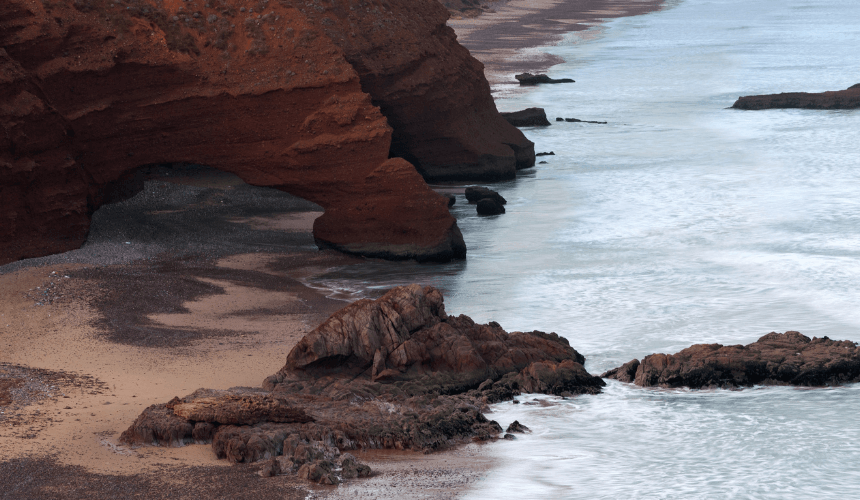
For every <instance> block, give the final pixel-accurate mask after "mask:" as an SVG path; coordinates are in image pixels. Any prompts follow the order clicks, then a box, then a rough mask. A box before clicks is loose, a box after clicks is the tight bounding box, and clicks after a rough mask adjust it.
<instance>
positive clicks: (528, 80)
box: [514, 73, 575, 85]
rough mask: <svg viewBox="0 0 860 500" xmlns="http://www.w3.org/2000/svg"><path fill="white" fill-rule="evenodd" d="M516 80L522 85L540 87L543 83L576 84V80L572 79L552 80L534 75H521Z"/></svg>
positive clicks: (516, 76) (544, 76)
mask: <svg viewBox="0 0 860 500" xmlns="http://www.w3.org/2000/svg"><path fill="white" fill-rule="evenodd" d="M514 78H516V79H517V81H518V82H520V85H538V84H541V83H574V81H575V80H572V79H570V78H558V79H556V78H550V77H548V76H546V75H533V74H531V73H520V74H519V75H515V76H514Z"/></svg>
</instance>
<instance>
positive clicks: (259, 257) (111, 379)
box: [0, 167, 487, 498]
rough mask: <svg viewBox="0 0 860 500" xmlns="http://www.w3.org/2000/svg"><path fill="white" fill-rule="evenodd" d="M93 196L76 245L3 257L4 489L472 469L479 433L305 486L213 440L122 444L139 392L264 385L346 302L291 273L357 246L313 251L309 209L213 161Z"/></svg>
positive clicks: (158, 397) (400, 479) (31, 493)
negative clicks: (124, 192) (106, 202)
mask: <svg viewBox="0 0 860 500" xmlns="http://www.w3.org/2000/svg"><path fill="white" fill-rule="evenodd" d="M162 173H163V174H166V173H167V172H166V171H165V172H162ZM188 200H195V201H191V202H188ZM224 205H227V206H229V207H230V208H229V209H223V208H222V206H224ZM261 206H265V207H264V208H261ZM106 208H108V210H106V211H105V212H104V213H98V214H96V217H95V221H96V223H95V224H94V226H93V231H92V234H91V239H90V241H89V242H88V243H87V245H85V246H84V247H83V248H82V249H80V250H76V251H73V252H68V253H67V254H62V255H56V256H50V257H46V258H43V259H33V260H31V261H26V262H17V263H13V264H10V265H7V266H3V267H2V268H0V273H2V274H0V322H2V325H0V353H2V355H0V403H2V404H3V406H2V413H0V453H2V456H3V457H4V460H3V462H0V481H2V483H3V484H5V485H11V488H8V487H7V488H6V489H4V491H2V492H0V497H3V498H115V497H117V496H121V497H141V498H153V497H154V496H155V497H161V498H203V497H206V498H226V497H231V498H235V497H236V496H253V497H256V498H293V497H295V498H306V497H307V496H308V494H311V496H313V497H328V498H341V497H346V496H348V497H356V496H358V497H361V496H363V495H370V496H372V497H374V498H376V497H379V492H380V491H384V492H385V495H388V496H383V498H393V497H403V496H413V492H414V491H416V490H415V488H419V487H420V489H421V490H422V491H424V493H422V495H425V497H427V498H449V497H452V496H456V493H457V492H459V491H462V489H463V488H464V487H467V486H468V485H469V484H471V483H472V482H473V481H475V480H476V479H477V478H479V477H480V471H482V470H483V469H484V468H485V467H486V466H487V464H485V463H483V462H482V461H481V460H480V459H479V458H477V457H478V456H479V455H480V449H479V448H480V447H478V446H477V445H474V446H472V447H467V448H466V449H460V450H455V451H452V452H450V453H439V454H434V455H430V456H425V455H418V454H413V453H403V452H400V453H399V454H398V455H397V456H396V457H394V456H393V455H392V456H389V455H387V454H385V453H376V454H373V455H371V454H369V453H365V454H361V458H362V460H365V461H367V462H368V463H370V464H371V466H372V467H373V468H374V469H375V470H376V471H377V474H376V475H374V476H373V477H371V478H369V479H368V480H366V481H363V482H354V483H352V484H348V485H345V486H343V487H342V488H340V489H338V488H334V487H315V488H314V489H313V490H309V486H308V485H307V483H300V482H299V481H298V480H297V479H296V478H295V477H290V476H278V477H275V478H265V479H264V478H261V477H260V476H259V475H258V474H257V473H258V471H259V469H260V468H261V466H260V464H250V465H231V464H229V463H228V462H226V461H224V460H218V459H217V458H216V457H215V455H214V453H213V452H212V448H211V446H210V445H188V446H184V447H180V448H166V447H142V448H137V449H130V448H128V447H125V446H122V445H120V444H118V443H117V438H118V437H119V434H120V433H121V432H122V431H123V430H125V429H126V428H127V427H128V426H129V425H130V423H131V422H132V421H134V419H135V418H136V417H137V415H138V414H140V412H141V411H142V410H143V409H144V408H146V407H147V406H149V405H151V404H155V403H161V402H164V401H167V400H169V399H170V398H172V397H174V396H183V395H185V394H188V393H190V392H193V391H194V390H195V389H198V388H201V387H206V388H213V389H227V388H230V387H235V386H251V387H254V386H259V385H260V384H261V382H262V381H263V379H264V378H265V377H266V376H268V375H271V374H272V373H275V372H276V371H277V370H278V369H280V368H281V367H282V366H283V364H284V360H285V358H286V354H287V353H288V352H289V351H290V349H291V348H292V347H293V345H294V344H295V343H296V341H298V340H299V339H300V338H301V337H302V336H303V335H304V334H305V333H306V332H308V331H310V330H311V329H313V328H314V327H315V326H316V325H317V324H319V323H320V322H322V321H323V320H324V319H325V318H327V317H328V316H329V315H330V314H331V313H333V312H334V311H336V310H338V309H340V308H341V307H343V306H344V305H345V304H346V302H344V301H342V300H335V299H330V298H327V297H326V296H325V294H324V293H322V291H319V290H314V289H312V288H309V287H307V286H305V285H303V284H302V283H301V282H300V281H299V278H300V277H302V276H308V275H313V274H315V273H319V272H321V271H322V270H325V269H327V268H330V267H332V266H335V265H341V266H342V265H349V264H360V263H361V262H362V259H358V258H352V257H347V256H344V255H342V254H339V253H336V252H332V251H324V252H320V251H318V250H316V249H315V247H314V246H313V238H312V236H311V228H312V225H313V221H314V219H315V218H316V217H318V216H319V215H320V212H319V211H318V208H316V207H314V206H312V205H311V204H309V203H307V202H304V201H303V200H299V199H296V198H294V197H292V196H290V195H287V194H284V193H280V192H277V191H274V190H271V189H264V188H253V187H251V186H247V185H245V184H243V183H241V182H240V181H238V179H237V178H234V177H233V176H230V175H228V174H222V173H220V172H217V171H211V170H208V169H199V168H196V167H183V168H180V169H179V170H178V171H172V172H171V175H170V176H161V177H156V178H155V179H153V180H150V181H148V182H147V185H146V188H145V190H144V191H143V192H141V193H139V194H138V195H137V196H135V197H134V198H132V199H130V200H127V201H125V202H122V203H119V204H117V205H112V206H109V207H106ZM273 242H277V244H276V243H273ZM365 455H367V456H366V457H365ZM153 491H157V492H158V493H157V494H155V495H153V493H152V492H153Z"/></svg>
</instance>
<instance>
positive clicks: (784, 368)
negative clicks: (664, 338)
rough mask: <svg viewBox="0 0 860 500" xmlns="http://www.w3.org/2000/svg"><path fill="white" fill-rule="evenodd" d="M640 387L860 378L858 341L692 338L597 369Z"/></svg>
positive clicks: (778, 336)
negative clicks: (727, 342)
mask: <svg viewBox="0 0 860 500" xmlns="http://www.w3.org/2000/svg"><path fill="white" fill-rule="evenodd" d="M601 376H602V377H604V378H613V379H617V380H620V381H622V382H633V383H635V384H636V385H640V386H643V387H652V386H657V387H690V388H692V389H702V388H715V387H726V388H731V387H744V386H751V385H755V384H764V385H799V386H823V385H833V384H842V383H849V382H858V381H860V347H858V345H857V344H855V343H854V342H851V341H848V340H842V341H836V340H830V339H828V338H827V337H824V338H820V339H819V338H813V339H810V338H809V337H807V336H805V335H802V334H800V333H798V332H785V333H775V332H771V333H769V334H767V335H765V336H763V337H762V338H760V339H758V341H756V342H753V343H752V344H748V345H745V346H743V345H733V346H724V345H721V344H696V345H694V346H692V347H688V348H687V349H684V350H682V351H680V352H678V353H677V354H652V355H650V356H646V357H645V359H643V360H642V361H641V362H640V361H639V360H637V359H634V360H632V361H630V362H628V363H625V364H624V365H623V366H621V367H618V368H615V369H612V370H609V371H608V372H606V373H604V374H602V375H601Z"/></svg>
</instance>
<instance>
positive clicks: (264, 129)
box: [0, 0, 533, 264]
mask: <svg viewBox="0 0 860 500" xmlns="http://www.w3.org/2000/svg"><path fill="white" fill-rule="evenodd" d="M204 2H205V0H190V1H182V0H54V1H50V2H42V1H32V0H6V1H4V2H2V3H0V46H2V47H3V49H0V70H2V71H0V123H2V126H3V130H4V137H3V145H2V147H0V264H3V263H6V262H10V261H13V260H16V259H21V258H26V257H34V256H40V255H46V254H50V253H56V252H61V251H64V250H69V249H72V248H76V247H77V246H79V245H80V244H81V243H82V242H83V241H84V239H85V238H86V234H87V229H88V227H89V217H90V215H91V214H92V212H93V211H94V210H95V209H96V208H98V206H99V205H100V204H101V203H102V202H103V200H104V193H105V189H106V187H108V186H110V185H111V183H113V182H115V181H118V180H121V179H122V178H123V177H124V176H128V175H129V174H130V173H131V172H132V171H133V170H134V169H136V168H137V167H139V166H141V165H147V164H152V163H169V162H180V161H186V162H194V163H201V164H206V165H210V166H213V167H215V168H218V169H221V170H225V171H229V172H233V173H235V174H236V175H238V176H239V177H241V178H242V179H243V180H245V181H246V182H248V183H250V184H255V185H261V186H272V187H276V188H279V189H282V190H284V191H287V192H289V193H292V194H295V195H298V196H301V197H303V198H306V199H308V200H311V201H313V202H315V203H318V204H319V205H321V206H323V207H324V208H325V214H324V215H323V216H322V217H320V218H319V219H318V220H317V221H316V223H315V225H314V236H315V238H316V240H317V243H318V245H319V246H321V247H333V248H337V249H340V250H344V251H348V252H353V253H358V254H363V255H372V256H379V257H385V258H416V259H419V260H427V259H433V260H447V259H450V258H454V257H463V256H464V255H465V245H464V244H463V240H462V236H461V235H460V232H459V229H458V228H457V225H456V221H455V220H454V218H453V217H452V216H451V215H450V214H449V213H448V210H447V204H446V199H444V198H443V197H441V196H439V195H437V194H436V193H434V192H433V191H432V190H430V189H429V188H428V187H427V185H426V184H425V183H424V180H423V179H422V178H421V176H420V175H419V174H418V172H417V171H416V169H415V168H414V167H413V165H411V164H410V163H409V162H408V161H405V160H403V159H400V158H393V159H388V158H389V155H390V154H391V155H394V156H403V157H406V158H407V159H411V160H413V161H415V162H416V163H418V164H419V166H420V167H421V169H422V172H424V173H425V174H427V173H428V172H432V171H433V168H435V167H439V168H440V169H445V168H447V169H448V170H449V174H450V175H449V177H459V178H464V177H476V178H478V177H484V178H486V177H498V178H500V177H510V176H512V175H513V172H514V169H515V168H516V165H517V160H516V153H515V149H516V151H518V152H519V155H520V158H521V160H520V165H525V164H527V163H528V152H529V147H530V144H531V143H529V142H528V141H527V140H525V138H524V137H523V136H522V134H520V133H519V132H518V131H517V130H516V129H514V128H513V127H510V126H507V127H503V126H500V125H499V124H498V122H499V121H503V120H502V119H501V117H499V116H498V113H497V112H496V110H495V106H494V105H493V103H492V99H491V98H490V95H489V88H488V87H487V83H486V80H485V79H484V78H483V75H482V74H481V73H480V68H481V67H480V63H477V61H475V60H474V59H472V58H471V57H470V56H468V53H467V52H466V50H465V49H463V48H462V47H460V46H459V45H457V44H456V41H455V38H454V36H453V32H451V30H450V29H448V28H447V27H446V26H445V25H444V20H445V15H446V14H445V11H444V9H441V8H440V7H438V6H437V5H436V4H435V2H434V0H417V1H415V0H410V1H409V2H405V0H403V1H391V2H376V3H369V2H362V1H359V0H349V1H347V2H338V3H336V4H335V3H333V2H332V3H321V2H319V1H311V2H300V1H291V0H279V1H271V2H270V1H268V0H253V1H252V0H209V2H208V3H204ZM335 5H336V7H335ZM473 80H475V81H473ZM458 86H459V87H458ZM446 93H447V94H446ZM380 109H382V112H384V113H388V115H389V116H388V120H386V116H383V113H382V112H380ZM389 124H391V125H393V126H394V136H395V137H397V138H399V139H396V140H395V141H394V143H392V127H391V125H389ZM505 125H507V124H505ZM473 127H474V128H475V129H474V130H473ZM493 134H495V135H493ZM507 143H510V144H513V145H514V149H512V147H510V146H507V145H505V144H507ZM522 158H525V159H522ZM532 161H533V160H532ZM428 168H429V169H430V170H428ZM458 172H459V173H458ZM463 172H465V173H463ZM429 177H433V178H439V176H438V175H434V174H431V175H429Z"/></svg>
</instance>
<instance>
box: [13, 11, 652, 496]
mask: <svg viewBox="0 0 860 500" xmlns="http://www.w3.org/2000/svg"><path fill="white" fill-rule="evenodd" d="M604 3H606V2H594V1H589V2H577V3H576V5H575V6H571V5H565V4H562V3H556V2H552V1H544V2H540V3H539V4H538V8H529V7H528V5H529V4H528V3H526V2H524V1H523V0H512V1H510V2H507V3H505V4H497V5H496V6H495V8H496V12H489V13H485V14H483V15H481V16H479V17H478V18H470V19H462V20H459V21H451V22H449V24H457V25H459V27H457V26H454V27H455V30H457V34H458V37H459V38H460V41H461V43H463V45H465V46H466V47H467V48H469V49H470V51H472V52H473V54H474V55H475V56H476V57H477V58H478V59H479V60H481V61H482V62H483V63H484V64H485V66H486V70H485V73H486V75H487V78H488V80H489V81H490V83H491V85H493V86H494V87H496V86H499V85H503V84H504V81H503V80H502V79H501V75H503V74H505V73H504V72H506V71H516V72H519V71H528V70H532V71H536V70H537V71H540V70H541V69H544V68H549V67H551V65H552V64H556V63H557V62H559V61H555V60H553V59H552V58H549V59H539V58H538V59H533V60H525V59H521V58H517V57H515V56H516V55H517V54H522V53H523V51H525V50H527V49H529V48H534V47H538V46H543V45H547V44H549V43H552V42H553V41H557V40H558V39H559V38H560V37H561V36H562V35H563V34H564V33H567V32H570V31H579V30H583V29H588V28H589V27H591V26H592V25H593V24H589V23H591V22H595V23H598V22H599V21H597V20H598V19H606V18H610V17H620V16H621V15H635V14H626V13H627V12H630V11H628V10H624V9H622V8H621V7H620V6H621V5H628V4H630V5H632V3H631V2H609V3H611V4H612V5H613V6H615V7H616V8H615V9H614V10H600V11H599V12H598V11H594V9H592V8H591V7H592V6H593V5H595V4H604ZM635 4H636V6H637V7H641V5H642V2H636V3H635ZM656 4H662V1H657V0H654V1H650V2H647V3H646V5H649V6H650V5H656ZM586 8H588V9H591V10H589V11H588V12H586V11H583V10H582V9H586ZM576 9H579V10H576ZM651 10H656V9H651ZM646 11H650V10H647V9H646V8H644V7H643V8H640V9H639V10H637V11H636V14H639V13H644V12H646ZM558 19H563V20H564V21H558ZM550 21H552V22H550ZM534 23H537V24H536V25H535V24H534ZM514 25H518V26H520V27H519V28H518V29H516V30H513V31H512V32H513V33H514V37H511V38H510V39H507V38H506V39H502V37H499V36H498V34H499V33H507V32H508V30H510V29H511V27H512V26H514ZM461 33H462V35H461ZM473 47H474V48H473ZM508 57H512V58H511V60H506V58H508ZM535 61H537V62H535ZM544 70H545V69H544ZM513 85H516V84H513ZM497 97H499V96H497ZM192 170H193V169H192ZM153 186H167V187H166V188H163V187H162V188H158V189H155V187H153ZM246 186H247V185H244V184H243V183H241V182H238V178H235V176H231V175H230V174H224V173H222V172H217V171H215V172H212V171H205V172H185V173H184V174H182V175H178V176H175V177H174V178H172V179H166V178H160V179H155V180H153V181H152V184H151V185H150V186H149V187H150V188H151V189H150V191H147V192H144V193H143V201H142V202H141V203H138V204H135V203H134V202H133V201H134V199H132V200H128V201H127V202H122V203H119V204H117V205H111V206H106V207H104V208H106V209H107V210H105V211H102V212H101V216H104V217H107V218H106V219H104V220H102V221H101V222H100V223H99V224H96V220H95V218H94V224H93V230H92V232H91V234H90V237H89V238H88V242H87V244H85V245H84V247H82V248H81V249H79V250H74V251H71V252H66V253H64V254H58V255H52V256H49V257H43V258H39V259H29V260H27V261H19V262H15V263H11V264H7V265H5V266H0V297H2V300H0V308H2V309H0V348H2V353H3V354H2V357H0V380H12V379H15V380H21V379H23V378H27V377H30V378H32V385H33V387H35V389H33V394H31V395H30V396H28V395H23V396H22V395H21V394H22V391H18V389H19V388H20V387H23V386H22V385H19V386H13V388H12V389H13V391H18V392H16V393H15V394H16V395H17V397H18V398H19V399H18V401H17V402H18V403H20V404H23V405H24V406H23V407H22V408H19V409H17V410H14V413H13V416H14V417H15V419H17V420H15V422H14V423H13V421H12V419H11V418H10V414H9V413H10V412H4V414H3V415H0V453H2V454H3V457H4V459H3V461H2V462H0V480H2V481H3V482H4V484H15V485H16V486H15V488H16V489H14V490H7V491H5V492H4V493H3V494H2V495H0V496H2V497H6V496H13V497H18V498H21V497H24V498H27V497H36V496H52V495H56V494H60V492H62V496H63V497H64V498H99V497H101V496H104V497H115V496H117V495H120V496H134V495H142V494H145V492H151V491H152V490H153V489H155V488H158V489H159V490H160V491H161V492H162V494H163V495H165V496H168V497H171V498H180V497H199V496H201V495H205V496H236V495H254V496H256V497H259V498H270V497H271V498H276V497H277V498H284V497H286V498H306V497H308V496H312V497H318V496H321V497H325V498H347V497H348V498H355V497H363V496H368V497H373V498H377V497H380V495H383V496H382V497H383V498H384V497H385V496H386V495H387V496H389V497H392V498H393V497H398V498H402V497H404V496H408V495H409V494H410V493H413V494H414V491H415V490H414V489H413V488H418V487H420V488H422V489H423V490H430V491H432V492H433V493H432V495H428V497H430V498H451V497H458V496H461V495H462V494H463V493H464V492H465V491H468V490H470V489H471V488H473V487H474V484H475V483H476V482H477V481H480V480H481V479H482V478H483V477H485V476H486V474H487V472H488V471H489V470H491V469H492V467H493V466H494V462H493V461H492V460H491V459H490V458H488V457H487V456H486V454H484V453H482V447H483V445H476V444H466V445H462V446H458V447H456V448H454V449H452V450H447V451H442V452H438V453H434V454H432V455H429V456H425V455H421V454H419V453H414V452H392V451H390V450H379V451H372V452H367V453H366V454H365V453H360V454H361V455H362V456H361V458H362V459H363V460H366V461H367V462H368V463H369V464H370V465H371V466H372V467H374V469H375V470H378V471H379V472H378V474H376V475H374V476H373V477H371V478H369V479H367V480H365V481H353V482H349V483H346V484H345V485H343V486H342V487H340V488H326V487H317V486H309V485H308V484H306V483H303V482H299V481H298V480H297V478H295V477H289V476H278V477H276V478H265V479H264V478H260V477H259V476H258V475H257V471H258V470H259V469H260V468H261V465H260V464H250V465H244V464H239V465H231V464H229V463H227V462H226V461H224V460H218V459H216V458H215V457H214V454H213V453H212V451H211V447H209V446H207V445H188V446H184V447H180V448H160V447H144V448H139V449H136V450H132V449H128V448H125V447H123V446H121V445H118V444H117V441H116V439H117V438H118V436H119V434H120V433H121V432H122V431H123V430H125V429H126V428H127V427H128V425H130V424H131V422H133V421H134V419H135V417H136V416H137V415H138V414H139V413H140V411H141V410H142V409H144V408H146V407H147V406H149V405H151V404H154V403H160V402H163V401H166V400H168V399H170V398H171V397H173V396H183V395H185V394H188V393H190V392H192V391H194V390H195V389H197V388H198V387H209V388H215V389H227V388H229V387H233V386H243V385H250V386H259V385H260V384H261V383H262V381H263V379H264V378H265V377H266V376H268V375H271V374H272V373H274V372H276V371H277V370H278V369H279V368H280V367H281V366H282V365H283V363H284V360H285V358H286V354H287V353H288V352H289V350H290V349H291V348H292V346H293V345H294V344H295V342H296V341H297V340H298V339H300V338H301V336H302V335H303V334H304V333H305V332H307V331H309V330H310V329H312V328H314V327H315V326H316V325H317V324H319V323H320V322H321V321H322V320H324V319H325V318H326V317H328V315H329V314H331V313H332V312H334V311H336V310H337V309H339V308H340V307H342V306H343V305H345V303H346V302H343V301H341V300H337V299H334V298H332V294H325V293H324V292H323V291H321V290H319V289H317V288H315V287H311V286H309V285H308V284H307V281H306V278H307V277H308V276H312V275H314V274H315V273H316V272H317V271H318V270H319V269H327V268H331V267H335V266H341V265H346V264H357V263H360V262H362V259H358V258H354V257H348V256H344V255H342V254H339V253H336V252H333V251H322V252H321V251H318V250H317V249H316V247H315V245H314V244H313V238H312V236H311V228H312V224H313V221H314V219H315V218H316V217H317V216H318V215H319V207H316V206H313V205H312V204H308V203H307V202H303V200H298V201H296V200H297V199H289V198H292V197H289V195H285V194H284V193H280V194H278V195H277V196H274V197H273V196H270V195H271V192H267V193H264V194H262V195H261V194H259V193H258V192H257V191H253V189H254V188H250V187H246ZM159 189H160V190H161V191H159ZM249 189H251V190H250V191H249ZM171 194H172V195H175V196H173V197H172V198H171V196H170V195H171ZM281 195H285V196H287V197H288V198H281V197H280V196H281ZM237 196H238V198H236V197H237ZM165 200H167V201H165ZM170 200H172V201H170ZM273 200H275V202H274V207H275V208H274V209H273V208H272V202H273ZM278 200H280V201H278ZM138 201H140V200H138ZM173 202H175V203H173ZM171 203H173V204H172V205H171ZM225 203H227V204H229V205H231V206H232V208H233V209H234V210H227V211H223V210H221V208H223V205H224V204H225ZM236 207H238V208H239V210H238V211H239V215H238V216H237V215H236V210H235V208H236ZM260 207H265V209H264V210H262V212H261V209H260ZM266 210H268V212H266ZM135 211H142V212H141V213H143V214H144V216H142V217H140V216H139V214H138V215H133V214H134V213H136V212H135ZM213 221H214V223H213ZM275 249H277V250H276V251H273V250H275ZM66 276H68V278H67V277H66ZM112 332H113V333H112ZM141 339H142V340H141ZM215 367H217V369H213V368H215ZM21 370H24V372H27V371H28V370H29V372H27V373H28V375H25V376H22V375H21V373H23V372H22V371H21ZM40 370H49V371H51V373H52V375H46V374H45V373H42V372H40ZM40 377H42V378H40ZM52 377H53V378H52ZM58 381H61V382H58ZM15 383H16V384H18V382H15ZM39 391H41V392H39ZM37 393H38V394H37ZM28 397H31V399H29V400H28V399H27V398H28ZM10 408H11V407H10ZM4 424H6V425H4ZM365 455H366V456H365ZM21 477H26V478H28V479H27V481H18V480H17V478H21ZM72 478H74V479H72ZM383 493H384V494H383Z"/></svg>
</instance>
